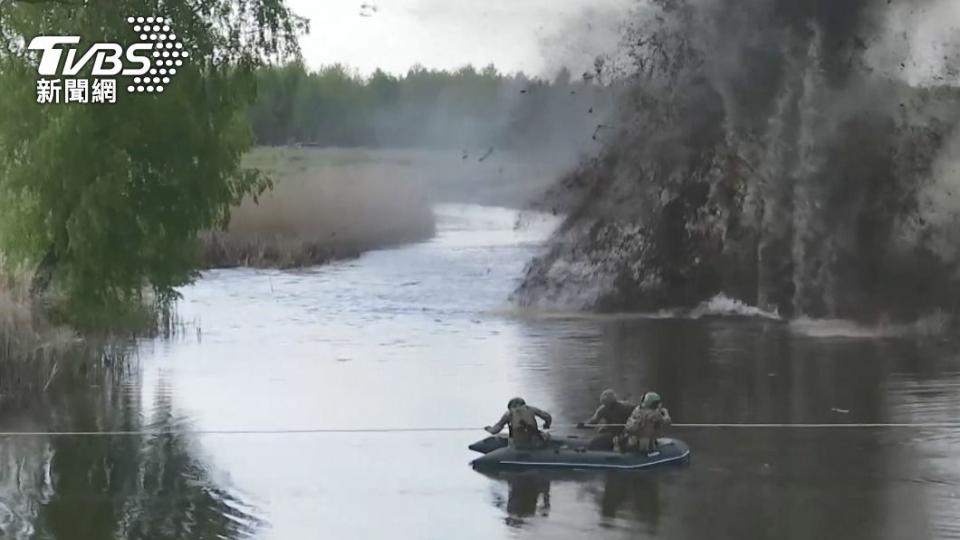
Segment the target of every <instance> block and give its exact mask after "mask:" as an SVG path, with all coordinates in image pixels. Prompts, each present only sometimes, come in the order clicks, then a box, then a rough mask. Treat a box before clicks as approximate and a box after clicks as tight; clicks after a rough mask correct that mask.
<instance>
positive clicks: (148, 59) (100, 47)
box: [28, 17, 190, 103]
mask: <svg viewBox="0 0 960 540" xmlns="http://www.w3.org/2000/svg"><path fill="white" fill-rule="evenodd" d="M127 23H128V24H130V25H132V26H133V31H134V32H136V33H137V35H138V36H139V38H140V39H139V41H137V42H135V43H133V44H131V45H127V46H126V47H124V46H123V45H120V44H118V43H94V44H93V45H91V46H90V47H88V48H87V49H86V51H84V52H81V49H79V45H80V36H37V37H35V38H33V40H32V41H30V44H29V45H28V48H29V49H30V50H34V51H39V52H40V63H39V65H38V66H37V73H38V74H39V75H40V77H41V78H40V79H38V80H37V103H116V101H117V79H116V77H125V78H127V86H126V90H127V92H129V93H161V92H163V91H164V90H165V89H166V87H167V85H169V84H170V83H171V81H172V79H173V77H174V76H175V75H176V74H177V70H178V69H180V68H181V67H183V64H184V62H185V61H186V59H187V58H188V57H189V56H190V53H189V52H188V51H186V50H185V49H184V47H183V43H182V42H181V41H180V40H179V39H178V37H177V35H176V33H175V32H174V30H173V28H172V26H171V23H170V21H169V19H164V18H163V17H128V18H127ZM85 70H86V71H88V72H89V74H90V76H91V78H78V77H77V75H79V74H80V73H81V72H85ZM47 77H52V78H47Z"/></svg>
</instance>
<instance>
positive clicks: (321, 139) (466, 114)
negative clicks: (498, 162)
mask: <svg viewBox="0 0 960 540" xmlns="http://www.w3.org/2000/svg"><path fill="white" fill-rule="evenodd" d="M258 82H259V95H258V99H257V102H256V104H255V105H254V106H253V108H252V109H251V112H250V114H251V122H252V124H253V127H254V131H255V134H256V138H257V143H258V144H261V145H284V144H295V143H301V144H314V145H318V146H342V147H350V146H367V147H412V146H416V147H478V146H483V147H487V146H489V147H492V148H493V147H496V148H503V147H510V148H520V149H522V148H524V147H529V146H543V145H544V144H546V143H548V141H547V140H546V139H549V140H550V142H556V139H557V138H558V137H559V138H560V139H582V138H583V137H584V136H586V137H587V138H588V139H589V138H590V136H591V135H592V133H593V131H594V130H595V129H596V125H597V124H598V123H599V122H600V117H601V115H600V113H601V111H603V110H607V109H608V107H609V104H610V102H611V99H612V98H611V95H610V94H612V92H610V91H608V89H606V88H605V87H603V86H602V85H599V84H597V83H595V82H592V81H589V80H584V78H582V77H578V78H576V79H574V78H573V77H571V76H570V73H569V72H567V71H562V72H560V73H559V74H558V75H557V76H556V77H555V78H554V79H553V80H550V81H545V80H540V79H531V78H528V77H527V76H525V75H523V74H509V75H507V74H503V73H500V72H498V71H497V69H496V68H494V67H493V66H488V67H486V68H483V69H482V70H477V69H476V68H473V67H464V68H461V69H459V70H457V71H454V72H448V71H437V70H429V69H425V68H422V67H414V68H412V69H410V70H409V71H408V72H407V73H406V74H405V75H402V76H394V75H390V74H387V73H385V72H383V71H380V70H378V71H376V72H375V73H374V74H373V75H371V76H369V77H361V76H360V75H358V74H356V73H355V72H353V71H351V70H349V69H348V68H346V67H344V66H341V65H333V66H327V67H323V68H321V69H319V70H316V71H312V70H308V69H306V68H305V67H304V66H303V65H302V64H301V63H290V64H286V65H282V66H268V67H263V68H261V70H260V71H259V73H258Z"/></svg>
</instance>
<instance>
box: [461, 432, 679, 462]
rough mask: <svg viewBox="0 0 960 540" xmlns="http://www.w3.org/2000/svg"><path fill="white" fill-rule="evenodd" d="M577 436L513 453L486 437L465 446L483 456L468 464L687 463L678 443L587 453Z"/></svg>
mask: <svg viewBox="0 0 960 540" xmlns="http://www.w3.org/2000/svg"><path fill="white" fill-rule="evenodd" d="M586 443H587V441H586V440H584V439H582V438H580V437H577V436H575V435H574V436H566V437H556V438H552V439H551V440H550V442H549V444H548V445H547V446H546V447H545V448H541V449H537V450H517V449H515V448H511V447H510V446H509V444H508V441H507V438H506V437H504V436H494V437H487V438H486V439H483V440H480V441H477V442H475V443H473V444H471V445H470V446H469V448H470V449H471V450H473V451H475V452H480V453H482V454H484V455H483V456H481V457H479V458H477V459H475V460H473V461H472V462H470V465H472V466H473V467H474V468H476V469H530V468H551V469H595V470H641V469H649V468H653V467H661V466H665V465H681V464H685V463H687V462H689V460H690V448H689V447H688V446H687V444H686V443H684V442H683V441H681V440H678V439H669V438H661V439H660V440H659V442H658V445H657V450H656V451H654V452H649V453H647V452H639V453H632V452H631V453H619V452H605V451H599V450H588V449H587V448H586Z"/></svg>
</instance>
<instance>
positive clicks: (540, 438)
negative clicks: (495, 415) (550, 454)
mask: <svg viewBox="0 0 960 540" xmlns="http://www.w3.org/2000/svg"><path fill="white" fill-rule="evenodd" d="M537 417H540V418H542V419H543V427H544V429H549V428H550V423H551V422H553V418H551V416H550V413H548V412H546V411H544V410H541V409H538V408H536V407H534V406H532V405H520V406H517V407H513V408H511V409H508V410H507V412H505V413H503V416H502V417H500V421H499V422H497V423H496V424H494V425H493V426H491V427H490V428H488V429H487V431H489V432H490V433H500V431H501V430H503V428H504V426H507V427H509V428H510V444H511V445H512V446H513V447H514V448H517V449H525V450H530V449H536V448H542V447H543V446H545V445H546V441H547V438H546V436H545V435H544V434H543V433H541V432H540V429H539V428H537Z"/></svg>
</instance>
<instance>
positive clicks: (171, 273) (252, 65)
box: [0, 0, 306, 324]
mask: <svg viewBox="0 0 960 540" xmlns="http://www.w3.org/2000/svg"><path fill="white" fill-rule="evenodd" d="M140 15H142V16H151V15H155V16H163V17H165V18H167V19H168V20H169V21H171V23H172V26H173V29H174V31H176V32H177V34H178V36H179V39H180V41H182V42H183V44H184V48H185V50H187V51H189V52H190V53H191V56H190V58H189V61H187V62H186V64H185V65H184V66H183V67H182V68H181V69H180V72H179V73H178V74H177V75H176V77H175V78H174V79H173V81H172V82H171V84H169V85H168V86H167V87H166V89H165V91H164V92H163V93H162V94H155V95H147V94H139V95H138V94H126V93H125V92H123V90H121V89H118V99H117V103H116V104H114V105H76V104H70V105H67V104H60V105H56V104H37V103H36V101H37V99H36V81H37V78H38V75H37V62H38V58H37V56H36V53H34V52H32V51H28V50H26V45H27V43H29V41H30V40H31V38H33V37H34V36H37V35H78V36H81V39H82V41H81V45H80V46H81V48H85V47H86V46H89V44H90V43H92V42H96V41H108V42H117V43H131V42H134V41H136V34H135V32H134V30H133V28H132V25H130V24H128V23H127V21H126V19H127V17H129V16H140ZM305 27H306V23H305V21H304V20H303V19H301V18H299V17H297V16H295V15H294V14H293V13H291V11H290V10H289V9H288V8H286V7H285V6H284V4H283V2H282V0H207V1H204V2H193V1H189V0H165V1H162V2H157V1H151V0H78V1H76V2H71V1H70V0H60V1H53V0H51V1H42V0H41V1H37V0H33V1H17V0H0V251H2V253H3V254H4V255H5V257H6V258H7V259H8V260H11V261H13V262H26V263H28V264H35V265H37V271H36V274H35V277H34V289H35V291H36V292H38V293H40V292H44V291H46V290H47V289H48V288H49V287H50V286H52V287H53V288H54V289H55V290H57V291H59V292H60V293H62V296H59V295H58V297H62V298H63V299H64V302H63V306H65V307H66V311H65V313H67V314H69V315H70V317H71V318H72V319H73V321H74V322H75V323H80V324H83V323H87V322H90V319H89V317H91V316H92V314H94V313H100V314H102V313H106V312H107V311H108V310H109V309H113V307H114V306H119V305H137V304H140V303H141V301H142V300H143V298H142V294H143V292H144V290H145V288H146V287H151V288H152V289H153V290H154V291H155V292H156V293H157V294H158V297H159V298H160V299H161V300H169V299H171V298H173V297H174V296H175V292H174V287H177V286H180V285H183V284H185V283H187V282H189V280H190V279H191V278H192V277H193V275H194V268H195V260H194V256H195V251H194V240H195V238H196V235H197V233H198V232H199V231H201V230H203V229H206V228H210V227H214V226H217V225H218V224H222V223H224V222H225V220H226V219H227V218H228V213H229V209H230V206H231V205H232V204H233V203H236V202H237V201H239V200H240V199H241V198H242V197H244V196H246V195H249V194H253V195H254V196H255V195H257V194H259V193H260V192H262V190H264V189H266V188H267V187H268V186H269V181H268V180H267V179H266V178H265V177H264V176H263V175H262V174H260V173H259V172H258V171H255V170H246V169H243V168H242V167H241V164H240V158H241V155H242V154H243V152H244V151H245V150H246V149H248V148H249V146H250V145H251V144H252V140H253V137H252V131H251V129H250V127H249V122H248V111H249V109H250V106H251V105H252V103H253V102H254V100H255V97H256V79H255V76H254V74H255V70H256V68H257V67H258V66H260V65H263V64H265V63H267V62H269V61H271V60H275V59H282V58H284V57H290V56H294V57H295V56H297V55H298V48H297V36H298V34H299V33H301V32H302V31H304V30H305ZM80 76H89V74H88V73H84V72H81V74H80ZM126 79H127V78H123V77H121V78H120V79H119V80H118V82H117V84H118V86H120V87H125V86H126V85H127V84H128V81H127V80H126Z"/></svg>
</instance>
